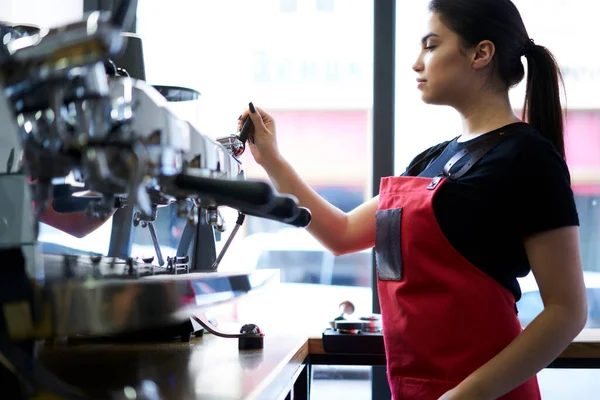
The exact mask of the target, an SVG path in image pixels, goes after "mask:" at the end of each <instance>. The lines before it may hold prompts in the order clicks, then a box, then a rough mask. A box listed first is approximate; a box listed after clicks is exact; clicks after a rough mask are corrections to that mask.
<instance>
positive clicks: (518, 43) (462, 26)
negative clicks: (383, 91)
mask: <svg viewBox="0 0 600 400" xmlns="http://www.w3.org/2000/svg"><path fill="white" fill-rule="evenodd" d="M429 11H431V12H435V13H437V14H438V15H439V16H440V19H441V20H442V22H443V23H444V24H445V25H446V26H447V27H448V28H450V29H451V30H453V31H454V32H456V33H457V34H458V36H460V38H461V39H462V41H463V43H464V45H465V46H466V47H471V46H475V45H477V44H478V43H480V42H481V41H483V40H490V41H492V42H493V43H494V45H495V47H496V53H495V55H494V62H493V68H494V71H495V72H497V73H498V75H499V76H500V79H501V80H502V82H503V83H504V85H505V89H506V90H508V89H509V88H511V87H514V86H516V85H517V84H518V83H519V82H521V81H522V80H523V77H524V76H525V69H524V68H523V63H522V62H521V57H523V56H525V57H526V58H527V89H526V94H525V104H524V107H523V119H525V120H526V121H527V122H528V123H529V124H530V125H532V126H533V127H534V128H536V129H537V130H538V131H539V132H540V133H541V134H542V135H544V136H545V137H546V138H547V139H549V140H550V141H551V142H552V143H553V144H554V146H555V147H556V149H557V150H558V152H559V153H560V154H561V155H562V156H563V158H564V156H565V144H564V137H563V116H562V107H561V104H560V90H559V83H562V75H561V74H560V69H559V67H558V65H557V63H556V60H555V59H554V57H553V56H552V54H551V53H550V52H549V51H548V50H547V49H546V48H545V47H542V46H538V45H536V44H534V43H533V41H532V40H531V39H530V38H529V34H528V33H527V29H525V25H524V24H523V20H522V19H521V15H520V14H519V11H518V10H517V8H516V7H515V5H514V4H513V3H512V1H510V0H431V1H430V2H429Z"/></svg>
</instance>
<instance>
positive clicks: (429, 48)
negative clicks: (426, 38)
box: [425, 46, 436, 51]
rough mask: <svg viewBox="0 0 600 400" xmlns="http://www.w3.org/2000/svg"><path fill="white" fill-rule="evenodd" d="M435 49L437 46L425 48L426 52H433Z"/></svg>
mask: <svg viewBox="0 0 600 400" xmlns="http://www.w3.org/2000/svg"><path fill="white" fill-rule="evenodd" d="M435 47H436V46H426V47H425V50H429V51H431V50H433V49H435Z"/></svg>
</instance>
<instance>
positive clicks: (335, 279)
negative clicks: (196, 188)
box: [134, 0, 373, 292]
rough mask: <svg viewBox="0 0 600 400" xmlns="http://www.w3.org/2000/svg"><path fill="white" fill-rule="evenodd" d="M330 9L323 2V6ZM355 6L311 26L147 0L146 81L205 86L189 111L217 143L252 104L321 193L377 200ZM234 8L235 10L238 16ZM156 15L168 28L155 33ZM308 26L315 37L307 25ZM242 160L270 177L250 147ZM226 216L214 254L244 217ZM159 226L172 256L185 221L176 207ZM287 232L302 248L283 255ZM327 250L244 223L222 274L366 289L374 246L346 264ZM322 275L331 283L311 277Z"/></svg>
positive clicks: (249, 11) (363, 8)
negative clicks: (277, 273)
mask: <svg viewBox="0 0 600 400" xmlns="http://www.w3.org/2000/svg"><path fill="white" fill-rule="evenodd" d="M326 3H327V2H319V4H322V5H323V7H325V8H327V7H329V6H328V5H327V4H326ZM332 4H333V2H332ZM279 5H280V11H290V10H291V9H292V8H295V7H296V2H295V1H280V2H279ZM347 6H348V7H353V9H354V12H352V13H347V14H346V15H344V17H343V18H340V17H336V18H329V17H327V16H325V15H322V16H320V17H319V18H318V19H316V18H315V21H314V23H313V22H312V20H311V16H310V14H306V15H305V14H290V15H286V17H285V18H281V16H280V14H279V13H277V12H274V11H273V10H272V9H271V11H269V9H268V8H267V7H262V8H261V7H257V5H256V4H254V3H251V2H247V1H245V0H237V1H234V2H233V3H232V2H215V1H208V0H203V1H195V0H179V1H178V2H177V6H174V7H169V8H166V9H165V8H164V7H157V6H156V5H155V4H153V3H151V2H148V3H147V4H146V2H140V3H139V5H138V20H137V21H138V22H137V23H138V25H137V27H138V29H137V31H138V34H139V35H140V36H141V38H142V41H143V46H144V57H145V64H146V65H145V67H146V76H147V81H148V83H150V84H161V85H175V86H183V87H190V88H193V89H196V90H198V91H200V93H201V96H200V99H199V101H198V106H197V107H196V108H194V107H192V108H191V109H189V110H182V112H183V113H184V114H183V115H185V116H187V118H188V119H190V120H192V122H194V123H195V124H196V126H197V127H198V128H199V130H200V131H201V132H203V133H205V134H207V135H209V136H211V137H213V138H216V137H221V136H224V135H228V134H230V133H233V132H234V130H235V127H236V123H237V117H238V115H239V114H240V111H241V110H242V109H243V108H245V107H247V106H248V102H249V101H252V102H254V104H255V105H257V106H259V107H262V108H264V109H266V110H268V111H269V112H270V113H271V114H272V115H273V116H274V118H275V120H276V122H277V132H278V142H279V147H280V149H281V152H282V153H283V155H284V156H285V157H286V158H287V159H288V160H289V161H290V162H291V164H292V165H293V166H294V167H295V168H296V170H297V171H298V172H299V174H300V175H301V176H302V177H303V178H304V179H305V180H306V181H307V182H308V183H309V184H310V185H311V186H312V187H313V188H314V189H315V190H316V191H317V192H319V193H320V194H321V195H323V196H324V197H325V198H327V199H328V200H329V201H330V202H331V203H333V204H334V205H336V206H337V207H339V208H341V209H342V210H345V211H349V210H351V209H353V208H354V207H356V206H358V205H359V204H361V203H362V202H363V201H365V200H366V199H367V198H368V197H370V193H369V192H368V188H369V186H370V185H369V181H370V169H371V168H370V166H371V162H372V160H371V156H370V152H369V151H368V148H369V146H370V142H371V139H370V136H371V127H370V115H371V108H372V93H371V92H372V63H373V60H372V58H373V52H372V38H373V24H372V20H373V18H372V13H373V11H372V9H373V5H372V3H371V2H365V1H363V0H353V1H348V4H347ZM232 7H233V8H235V9H236V10H237V12H236V13H233V14H232V13H231V12H230V10H231V8H232ZM159 16H160V19H161V20H162V21H166V22H165V23H166V25H164V27H163V28H164V29H160V30H157V29H156V26H155V23H154V22H155V21H156V19H157V18H159ZM169 21H170V22H169ZM248 21H252V23H251V24H250V25H249V24H248ZM307 23H310V24H311V29H310V31H307V30H306V29H303V27H305V26H306V24H307ZM357 27H358V28H357ZM165 30H167V31H169V30H170V31H177V36H173V35H165V34H164V32H165ZM182 36H185V37H193V38H195V39H194V45H193V47H190V42H189V41H188V40H186V41H183V40H178V39H177V38H178V37H182ZM349 91H352V92H351V94H350V93H349ZM173 106H174V107H176V106H177V105H176V104H173ZM242 161H243V163H244V169H245V171H246V174H247V177H248V178H256V179H264V180H268V177H267V175H266V174H265V173H264V171H263V170H262V168H260V167H259V166H258V165H257V164H255V163H254V161H253V159H252V156H251V155H250V152H249V151H248V152H247V153H246V154H244V156H243V158H242ZM222 211H223V213H224V214H225V218H226V220H227V222H228V226H229V229H228V231H227V232H226V233H224V234H223V237H222V239H223V240H221V241H220V242H218V250H219V249H220V247H221V246H222V244H223V243H224V241H225V239H226V238H227V237H228V235H229V233H230V232H231V230H232V227H233V225H234V223H235V219H236V216H237V212H236V211H235V210H226V209H225V210H222ZM157 225H159V226H160V228H159V231H162V232H163V233H162V236H160V237H159V240H160V241H161V243H164V247H167V253H165V256H167V255H169V253H168V251H172V250H173V249H171V248H169V247H171V246H174V245H175V244H176V242H177V238H178V237H177V235H179V234H180V229H181V224H180V223H179V222H177V219H176V218H174V216H173V215H172V212H170V211H169V210H168V209H164V210H163V209H161V210H159V220H158V221H157ZM138 231H139V232H138ZM135 235H136V237H135V242H134V247H135V246H138V248H139V249H140V251H146V252H148V253H151V252H152V251H153V250H152V245H151V242H150V237H149V234H148V232H146V230H145V229H143V228H136V233H135ZM286 235H291V236H290V237H292V236H293V237H294V243H295V244H296V245H295V246H292V247H294V248H285V246H284V245H287V244H289V242H287V241H286V240H284V239H283V238H285V237H287V236H286ZM140 246H141V247H140ZM327 253H328V252H327V251H326V250H325V249H324V248H323V247H322V246H321V245H320V244H318V243H316V242H315V241H314V240H313V239H312V237H311V236H310V235H309V234H308V233H307V232H306V231H304V230H302V229H295V228H294V229H291V228H290V227H289V226H286V225H284V224H280V223H277V222H273V221H269V220H264V219H259V218H247V219H246V222H245V224H244V227H243V228H242V230H240V233H238V236H237V237H236V239H235V240H234V241H233V243H232V245H231V247H230V250H229V251H228V252H227V254H226V255H225V257H224V259H223V261H222V264H221V267H220V269H221V270H223V271H226V270H228V269H237V270H239V269H244V268H246V269H253V268H281V269H286V268H288V265H289V266H290V268H289V271H288V270H287V269H286V271H285V273H282V276H284V277H286V279H288V281H290V282H295V283H307V284H310V283H317V284H320V283H327V284H333V285H348V286H359V287H362V288H363V289H364V290H368V291H369V292H370V290H371V289H370V288H371V280H370V279H371V278H370V271H371V259H370V257H369V256H368V255H369V254H370V250H369V252H368V254H367V256H357V257H355V258H354V259H348V258H343V257H341V258H339V259H335V260H334V261H333V262H332V263H330V264H328V263H326V262H323V261H322V260H321V259H322V258H323V257H329V255H326V254H327ZM294 263H296V264H294ZM298 263H300V264H298ZM307 264H310V268H308V265H307ZM294 265H296V266H300V269H302V267H303V265H306V266H307V268H306V269H307V271H308V272H307V273H305V274H303V273H298V271H296V270H295V269H294V268H293V266H294ZM322 266H324V267H325V268H326V270H325V271H322V270H321V269H322ZM327 268H329V269H327ZM327 271H329V272H327ZM328 274H329V275H328ZM322 276H323V277H325V276H329V278H327V279H320V278H319V279H317V278H315V277H322Z"/></svg>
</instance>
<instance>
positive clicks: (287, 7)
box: [279, 0, 298, 13]
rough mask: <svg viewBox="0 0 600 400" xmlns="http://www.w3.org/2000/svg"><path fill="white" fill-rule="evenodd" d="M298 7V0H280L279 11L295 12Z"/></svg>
mask: <svg viewBox="0 0 600 400" xmlns="http://www.w3.org/2000/svg"><path fill="white" fill-rule="evenodd" d="M297 9H298V1H297V0H279V11H281V12H284V13H293V12H296V11H297Z"/></svg>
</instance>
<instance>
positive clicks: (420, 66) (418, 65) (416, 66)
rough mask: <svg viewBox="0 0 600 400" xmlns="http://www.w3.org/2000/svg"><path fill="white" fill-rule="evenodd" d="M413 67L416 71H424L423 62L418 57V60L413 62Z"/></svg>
mask: <svg viewBox="0 0 600 400" xmlns="http://www.w3.org/2000/svg"><path fill="white" fill-rule="evenodd" d="M412 69H413V71H415V72H422V71H423V63H422V62H421V60H420V59H417V61H416V62H415V63H414V64H413V67H412Z"/></svg>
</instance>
